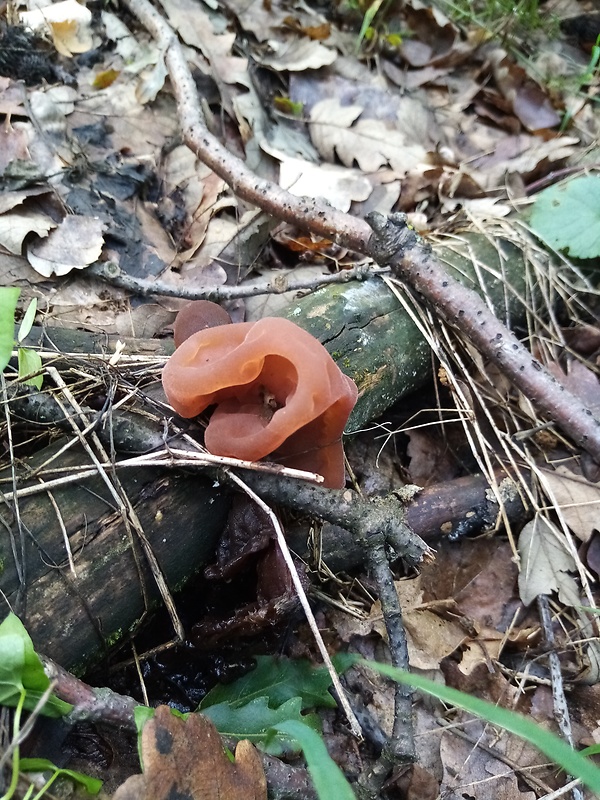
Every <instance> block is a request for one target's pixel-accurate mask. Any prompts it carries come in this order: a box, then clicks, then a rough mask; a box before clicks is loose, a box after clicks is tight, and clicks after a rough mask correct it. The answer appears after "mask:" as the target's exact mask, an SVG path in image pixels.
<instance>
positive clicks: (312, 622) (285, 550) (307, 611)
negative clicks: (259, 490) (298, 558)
mask: <svg viewBox="0 0 600 800" xmlns="http://www.w3.org/2000/svg"><path fill="white" fill-rule="evenodd" d="M227 477H228V478H229V480H230V481H232V482H233V483H235V484H236V486H238V487H239V488H240V489H241V490H242V491H243V492H244V493H245V494H247V495H248V497H250V498H252V500H253V501H254V502H255V503H256V505H257V506H258V507H259V508H260V509H262V511H264V513H265V514H266V515H267V516H268V518H269V519H270V521H271V525H272V526H273V530H274V531H275V536H276V537H277V544H278V545H279V549H280V550H281V554H282V555H283V560H284V561H285V563H286V566H287V568H288V571H289V573H290V576H291V578H292V583H293V584H294V588H295V589H296V593H297V595H298V599H299V600H300V605H301V606H302V609H303V611H304V615H305V616H306V620H307V622H308V625H309V627H310V629H311V632H312V635H313V637H314V639H315V642H316V644H317V647H318V648H319V652H320V653H321V658H322V659H323V663H324V664H325V666H326V667H327V671H328V672H329V677H330V678H331V682H332V683H333V687H334V689H335V692H336V694H337V699H338V702H339V704H340V705H341V707H342V709H343V710H344V713H345V714H346V718H347V719H348V722H349V723H350V728H351V730H352V733H353V734H354V736H356V737H357V738H358V739H360V740H362V738H363V736H362V731H361V728H360V724H359V722H358V720H357V719H356V715H355V714H354V711H353V710H352V707H351V706H350V703H349V702H348V698H347V697H346V692H345V691H344V687H343V686H342V684H341V682H340V679H339V677H338V674H337V671H336V669H335V667H334V666H333V663H332V661H331V657H330V655H329V653H328V652H327V647H326V646H325V642H324V641H323V637H322V636H321V631H320V630H319V626H318V625H317V621H316V619H315V617H314V614H313V612H312V608H311V607H310V603H309V602H308V597H307V596H306V592H305V591H304V586H303V585H302V581H301V580H300V576H299V575H298V570H297V569H296V565H295V564H294V560H293V558H292V554H291V553H290V548H289V547H288V544H287V542H286V539H285V534H284V532H283V528H282V527H281V524H280V522H279V520H278V519H277V516H276V514H275V513H274V512H273V509H272V508H271V507H270V506H268V505H267V503H265V502H264V500H262V498H260V497H259V496H258V495H257V494H256V492H253V491H252V489H251V488H250V487H249V486H248V485H247V484H246V483H245V482H244V481H243V480H242V479H241V478H238V476H237V475H236V474H235V473H234V472H231V471H230V470H227Z"/></svg>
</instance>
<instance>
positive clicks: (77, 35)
mask: <svg viewBox="0 0 600 800" xmlns="http://www.w3.org/2000/svg"><path fill="white" fill-rule="evenodd" d="M19 17H20V19H21V22H22V23H23V25H24V26H25V27H26V28H30V29H31V30H33V31H37V32H46V33H50V34H51V35H52V38H53V40H54V46H55V47H56V49H57V50H58V52H59V53H60V54H61V55H63V56H67V57H70V56H72V55H73V53H87V51H88V50H91V49H92V47H93V38H92V29H91V24H92V12H91V11H90V10H89V9H88V8H86V7H85V6H84V5H81V3H78V2H77V0H62V2H59V3H52V4H51V5H46V6H44V7H43V8H36V9H34V10H33V11H22V12H21V13H20V14H19Z"/></svg>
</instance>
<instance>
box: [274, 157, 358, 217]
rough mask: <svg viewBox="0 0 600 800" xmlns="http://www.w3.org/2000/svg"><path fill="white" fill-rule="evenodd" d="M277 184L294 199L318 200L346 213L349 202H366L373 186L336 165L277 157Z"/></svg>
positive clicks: (350, 170)
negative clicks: (294, 197) (296, 197)
mask: <svg viewBox="0 0 600 800" xmlns="http://www.w3.org/2000/svg"><path fill="white" fill-rule="evenodd" d="M279 158H280V160H281V167H280V170H279V183H280V185H281V186H282V187H283V188H284V189H287V190H288V191H289V192H291V193H292V194H294V195H296V196H298V197H322V198H324V199H325V200H327V201H328V202H329V203H331V205H332V206H333V207H334V208H338V209H339V210H340V211H348V210H349V208H350V206H351V204H352V202H353V201H361V200H366V199H367V198H368V197H369V195H370V194H371V192H372V191H373V187H372V185H371V183H370V181H369V180H368V178H366V177H365V175H363V174H362V173H360V172H359V171H358V170H356V169H348V168H347V167H340V166H338V165H336V164H311V163H310V162H309V161H304V160H303V159H301V158H287V157H285V156H283V155H280V156H279Z"/></svg>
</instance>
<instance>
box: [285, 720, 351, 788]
mask: <svg viewBox="0 0 600 800" xmlns="http://www.w3.org/2000/svg"><path fill="white" fill-rule="evenodd" d="M273 727H274V729H275V730H277V731H281V733H285V734H286V735H287V736H291V737H292V738H293V739H295V740H296V741H297V742H298V744H299V745H300V747H301V748H302V751H303V753H304V758H305V759H306V765H307V767H308V771H309V773H310V777H311V778H312V779H313V783H314V785H315V789H316V790H317V794H318V796H319V798H320V799H321V800H331V798H335V800H356V798H355V795H354V792H353V791H352V787H351V786H350V784H349V783H348V781H347V780H346V778H345V777H344V773H343V772H342V770H341V769H340V768H339V767H338V765H337V764H336V763H335V761H334V760H333V759H332V758H331V756H330V755H329V753H328V752H327V748H326V747H325V742H324V741H323V739H322V738H321V737H320V736H319V734H318V733H316V732H315V731H314V730H313V729H312V728H309V727H308V725H304V724H303V723H302V722H298V720H294V719H290V720H287V721H286V722H281V723H279V725H274V726H273Z"/></svg>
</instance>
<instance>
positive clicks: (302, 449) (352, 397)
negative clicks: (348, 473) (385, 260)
mask: <svg viewBox="0 0 600 800" xmlns="http://www.w3.org/2000/svg"><path fill="white" fill-rule="evenodd" d="M184 311H185V309H184ZM176 327H177V322H176ZM163 386H164V390H165V393H166V395H167V398H168V400H169V403H170V404H171V405H172V407H173V408H174V410H175V411H176V412H177V413H178V414H179V415H180V416H182V417H185V418H190V417H195V416H196V415H197V414H200V413H201V412H202V411H204V410H205V409H206V408H208V407H209V406H212V405H215V406H216V408H215V410H214V411H213V413H212V416H211V418H210V421H209V423H208V427H207V429H206V434H205V445H206V448H207V449H208V450H209V452H211V453H213V455H222V456H229V457H232V458H240V459H245V460H249V461H258V460H259V459H261V458H265V457H266V456H269V457H270V458H271V459H272V460H274V461H277V462H279V463H281V464H284V465H286V466H289V467H294V468H296V469H304V470H308V471H311V472H317V473H319V474H321V475H323V477H324V478H325V483H324V485H325V486H327V487H330V488H342V487H343V485H344V451H343V447H342V433H343V431H344V427H345V425H346V423H347V421H348V417H349V415H350V412H351V411H352V409H353V407H354V404H355V403H356V399H357V396H358V390H357V388H356V384H355V383H354V381H352V380H351V379H350V378H349V377H347V376H346V375H344V373H343V372H342V371H341V370H340V368H339V367H338V366H337V364H336V363H335V362H334V360H333V359H332V358H331V356H330V355H329V353H328V352H327V350H326V349H325V348H324V347H323V345H322V344H321V343H320V342H319V341H318V340H317V339H315V338H314V336H312V335H311V334H310V333H307V332H306V331H305V330H303V329H302V328H300V327H298V326H297V325H295V324H294V323H293V322H290V321H289V320H286V319H282V318H275V317H267V318H265V319H261V320H259V321H258V322H241V323H234V324H231V325H220V326H218V327H212V328H205V329H203V330H199V331H197V332H195V333H193V334H192V335H191V336H189V338H187V339H185V341H183V342H182V343H181V344H180V345H179V346H178V347H177V350H176V351H175V353H174V354H173V355H172V356H171V358H170V359H169V361H168V362H167V364H166V366H165V368H164V370H163Z"/></svg>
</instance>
